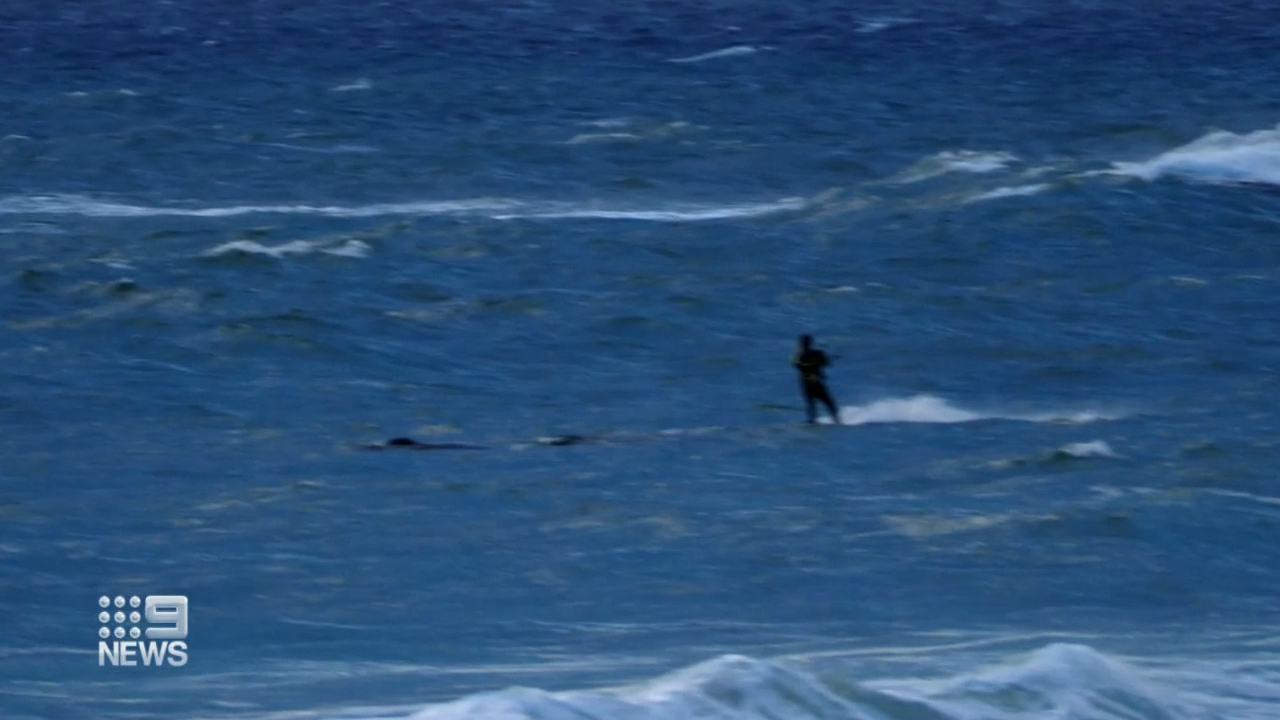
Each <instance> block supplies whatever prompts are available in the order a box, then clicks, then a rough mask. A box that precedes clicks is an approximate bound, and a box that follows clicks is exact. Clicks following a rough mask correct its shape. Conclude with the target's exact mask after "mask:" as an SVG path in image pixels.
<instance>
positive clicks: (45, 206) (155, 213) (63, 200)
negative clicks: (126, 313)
mask: <svg viewBox="0 0 1280 720" xmlns="http://www.w3.org/2000/svg"><path fill="white" fill-rule="evenodd" d="M808 204H809V203H808V201H806V200H805V199H803V198H784V199H781V200H777V201H773V202H757V203H741V204H729V205H692V204H688V203H670V204H668V205H665V206H660V207H652V208H627V207H600V206H597V205H587V204H581V203H572V202H557V201H545V202H540V201H525V200H511V199H503V198H478V199H472V200H421V201H412V202H402V203H377V204H372V205H348V206H343V205H304V204H298V205H230V206H223V207H203V208H181V207H164V206H146V205H131V204H128V203H119V202H112V201H108V200H98V199H95V198H92V197H86V196H82V195H16V196H10V197H7V198H2V199H0V215H82V216H86V217H115V218H145V217H164V216H181V217H201V218H223V217H235V216H238V215H268V214H275V215H319V216H325V217H343V218H367V217H380V216H387V215H404V216H427V215H471V216H479V217H489V218H493V219H498V220H509V219H519V218H564V219H591V218H596V219H607V220H648V221H653V222H694V221H699V220H720V219H729V218H749V217H758V216H763V215H772V214H775V213H781V212H788V211H794V210H802V209H804V208H806V207H808Z"/></svg>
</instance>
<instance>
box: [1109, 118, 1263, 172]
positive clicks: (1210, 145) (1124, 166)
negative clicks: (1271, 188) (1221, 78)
mask: <svg viewBox="0 0 1280 720" xmlns="http://www.w3.org/2000/svg"><path fill="white" fill-rule="evenodd" d="M1111 172H1112V173H1114V174H1118V175H1129V176H1132V177H1137V178H1141V179H1143V180H1155V179H1156V178H1160V177H1163V176H1166V175H1169V176H1175V177H1182V178H1186V179H1189V180H1198V181H1202V182H1209V183H1263V184H1267V185H1280V126H1277V127H1276V128H1275V129H1271V130H1258V131H1255V132H1251V133H1247V134H1244V135H1237V134H1235V133H1232V132H1226V131H1216V132H1211V133H1209V134H1207V135H1205V136H1204V137H1201V138H1200V139H1198V140H1195V141H1193V142H1190V143H1188V144H1186V145H1183V146H1181V147H1177V148H1174V149H1173V150H1170V151H1168V152H1165V153H1162V154H1160V155H1157V156H1156V157H1154V158H1152V159H1150V160H1147V161H1145V162H1123V163H1115V164H1114V165H1113V170H1112V171H1111Z"/></svg>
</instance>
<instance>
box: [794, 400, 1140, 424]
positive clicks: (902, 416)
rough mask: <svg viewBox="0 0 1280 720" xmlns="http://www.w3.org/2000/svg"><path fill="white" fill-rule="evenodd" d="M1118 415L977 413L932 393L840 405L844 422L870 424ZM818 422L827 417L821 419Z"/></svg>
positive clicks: (1091, 418) (1059, 419) (1054, 420)
mask: <svg viewBox="0 0 1280 720" xmlns="http://www.w3.org/2000/svg"><path fill="white" fill-rule="evenodd" d="M1116 417H1118V416H1117V415H1110V414H1106V413H1101V412H1094V411H1084V412H1049V413H1037V414H1025V413H1009V412H977V411H973V410H966V409H964V408H959V407H956V406H954V405H952V404H951V403H949V402H947V401H946V400H944V399H942V398H939V397H935V396H933V395H916V396H915V397H910V398H890V399H886V400H877V401H875V402H873V403H869V404H867V405H860V406H853V407H843V408H841V409H840V422H842V423H843V424H845V425H868V424H872V423H963V422H975V421H978V420H1020V421H1024V422H1048V423H1087V422H1096V421H1099V420H1111V419H1115V418H1116ZM819 422H827V423H829V422H830V420H829V419H826V418H821V419H820V420H819Z"/></svg>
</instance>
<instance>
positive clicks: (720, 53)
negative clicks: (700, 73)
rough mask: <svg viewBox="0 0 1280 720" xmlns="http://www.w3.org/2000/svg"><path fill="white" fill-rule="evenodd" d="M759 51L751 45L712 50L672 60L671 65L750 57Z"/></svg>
mask: <svg viewBox="0 0 1280 720" xmlns="http://www.w3.org/2000/svg"><path fill="white" fill-rule="evenodd" d="M759 51H760V48H757V47H754V46H751V45H734V46H733V47H727V48H723V49H720V50H712V51H711V52H707V53H702V54H701V55H693V56H690V57H682V58H672V59H671V60H670V62H673V63H697V62H703V61H706V60H718V59H720V58H727V57H737V56H739V55H752V54H754V53H757V52H759Z"/></svg>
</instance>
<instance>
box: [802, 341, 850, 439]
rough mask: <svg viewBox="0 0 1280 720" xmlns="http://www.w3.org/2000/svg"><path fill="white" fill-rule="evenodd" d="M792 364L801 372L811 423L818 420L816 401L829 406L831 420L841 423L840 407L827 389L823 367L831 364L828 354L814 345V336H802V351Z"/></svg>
mask: <svg viewBox="0 0 1280 720" xmlns="http://www.w3.org/2000/svg"><path fill="white" fill-rule="evenodd" d="M791 364H792V365H794V366H795V367H796V370H798V371H799V372H800V391H801V392H802V393H803V394H804V403H805V410H806V413H807V417H808V422H809V424H810V425H812V424H813V423H815V422H817V407H816V403H818V402H821V403H822V404H823V405H826V406H827V410H828V411H829V412H830V413H831V421H832V422H834V423H836V424H837V425H839V424H840V408H839V407H838V406H837V405H836V401H835V398H833V397H831V391H830V390H827V379H826V376H825V374H824V373H823V369H824V368H825V367H827V366H828V365H830V364H831V359H830V358H829V357H827V354H826V353H824V352H822V351H821V350H819V349H817V348H815V347H814V346H813V336H811V335H801V336H800V352H798V353H796V354H795V357H793V358H791Z"/></svg>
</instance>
